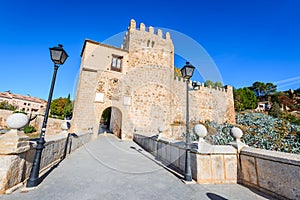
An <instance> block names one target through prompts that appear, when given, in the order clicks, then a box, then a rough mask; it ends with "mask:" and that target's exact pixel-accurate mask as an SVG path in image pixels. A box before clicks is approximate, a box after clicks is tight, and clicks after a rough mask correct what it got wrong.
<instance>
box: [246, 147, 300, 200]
mask: <svg viewBox="0 0 300 200" xmlns="http://www.w3.org/2000/svg"><path fill="white" fill-rule="evenodd" d="M240 168H241V177H240V178H241V182H242V183H243V184H244V185H248V186H252V187H255V188H257V189H259V190H261V191H264V192H267V193H271V194H274V193H275V194H276V196H277V197H281V198H283V199H285V198H288V199H300V155H298V154H290V153H283V152H277V151H268V150H264V149H255V148H250V147H247V148H244V149H242V151H241V153H240Z"/></svg>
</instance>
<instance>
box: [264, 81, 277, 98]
mask: <svg viewBox="0 0 300 200" xmlns="http://www.w3.org/2000/svg"><path fill="white" fill-rule="evenodd" d="M276 90H277V85H274V84H273V83H266V86H265V93H266V95H270V94H274V93H275V92H276Z"/></svg>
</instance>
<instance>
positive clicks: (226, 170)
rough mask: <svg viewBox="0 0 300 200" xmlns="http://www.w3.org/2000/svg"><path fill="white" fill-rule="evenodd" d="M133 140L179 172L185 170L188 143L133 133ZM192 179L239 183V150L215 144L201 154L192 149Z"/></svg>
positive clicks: (207, 182) (204, 181)
mask: <svg viewBox="0 0 300 200" xmlns="http://www.w3.org/2000/svg"><path fill="white" fill-rule="evenodd" d="M133 140H134V141H135V142H136V143H137V144H139V145H140V146H141V147H143V148H144V149H145V150H147V151H149V152H150V153H151V154H152V155H154V156H156V158H158V159H159V160H161V161H163V163H166V164H167V165H171V166H172V167H173V168H176V169H177V170H178V171H180V172H182V173H183V172H184V170H185V144H184V143H183V142H178V141H172V140H167V139H163V140H159V141H157V140H156V137H147V136H144V135H140V134H134V138H133ZM191 168H192V176H193V179H194V180H196V181H197V182H198V183H206V184H223V183H236V182H237V151H236V150H235V148H234V147H232V146H216V148H215V150H213V151H211V152H207V153H201V152H198V151H197V150H192V152H191Z"/></svg>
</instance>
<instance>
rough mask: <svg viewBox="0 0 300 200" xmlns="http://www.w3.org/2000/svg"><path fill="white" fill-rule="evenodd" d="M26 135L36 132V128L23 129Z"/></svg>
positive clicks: (27, 127) (26, 127)
mask: <svg viewBox="0 0 300 200" xmlns="http://www.w3.org/2000/svg"><path fill="white" fill-rule="evenodd" d="M23 131H24V133H33V132H35V131H36V129H35V127H34V126H25V127H24V129H23Z"/></svg>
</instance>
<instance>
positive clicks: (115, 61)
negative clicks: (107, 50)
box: [111, 55, 123, 72]
mask: <svg viewBox="0 0 300 200" xmlns="http://www.w3.org/2000/svg"><path fill="white" fill-rule="evenodd" d="M122 58H123V57H122V56H117V55H113V56H112V61H111V70H112V71H117V72H121V71H122Z"/></svg>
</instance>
